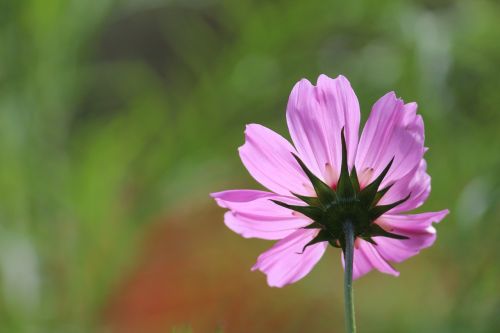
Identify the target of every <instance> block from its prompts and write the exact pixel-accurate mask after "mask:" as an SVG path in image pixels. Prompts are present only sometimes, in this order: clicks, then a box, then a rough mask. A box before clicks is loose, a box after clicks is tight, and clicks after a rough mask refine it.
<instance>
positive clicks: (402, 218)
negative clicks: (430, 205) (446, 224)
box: [373, 209, 449, 262]
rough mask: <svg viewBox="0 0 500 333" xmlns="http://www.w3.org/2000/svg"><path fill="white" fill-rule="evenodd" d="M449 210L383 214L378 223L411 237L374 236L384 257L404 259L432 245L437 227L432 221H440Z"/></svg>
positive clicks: (393, 259) (391, 259)
mask: <svg viewBox="0 0 500 333" xmlns="http://www.w3.org/2000/svg"><path fill="white" fill-rule="evenodd" d="M448 213H449V211H448V210H447V209H445V210H442V211H439V212H429V213H422V214H414V215H391V214H385V215H382V216H381V217H380V218H379V219H378V220H377V221H376V223H377V224H379V225H380V226H381V227H382V228H384V229H386V230H388V231H390V232H392V233H395V234H397V235H403V236H407V237H409V239H403V240H399V239H392V238H387V237H374V238H373V239H374V240H375V242H377V244H378V246H377V249H378V251H379V253H380V254H381V255H382V257H383V258H384V259H386V260H389V261H393V262H401V261H404V260H406V259H408V258H410V257H412V256H414V255H416V254H418V253H419V252H420V250H422V249H424V248H426V247H429V246H431V245H432V244H433V243H434V241H435V240H436V229H434V227H433V226H432V223H437V222H440V221H441V220H442V219H443V218H444V217H445V216H446V215H447V214H448Z"/></svg>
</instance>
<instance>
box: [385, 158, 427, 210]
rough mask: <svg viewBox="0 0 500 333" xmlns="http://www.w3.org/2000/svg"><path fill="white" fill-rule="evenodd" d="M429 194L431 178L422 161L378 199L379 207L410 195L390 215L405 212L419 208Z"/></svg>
mask: <svg viewBox="0 0 500 333" xmlns="http://www.w3.org/2000/svg"><path fill="white" fill-rule="evenodd" d="M430 192H431V177H430V176H429V175H428V174H427V163H426V162H425V160H424V159H422V160H421V161H420V164H419V165H418V166H417V167H416V168H414V170H413V171H412V172H410V173H408V174H407V175H405V176H404V177H403V178H401V179H400V180H398V181H397V182H396V183H395V184H394V185H393V186H392V187H391V188H390V189H389V191H387V193H386V194H385V195H384V196H383V197H382V198H381V199H380V201H379V205H387V204H391V203H393V202H396V201H398V200H401V199H403V198H406V196H408V194H410V198H409V199H408V200H406V201H405V202H403V203H402V204H400V205H398V206H396V207H394V208H393V209H391V210H390V211H389V212H390V213H391V214H396V213H401V212H406V211H409V210H412V209H415V208H418V207H420V206H421V205H422V204H423V203H424V202H425V201H426V200H427V198H428V197H429V194H430Z"/></svg>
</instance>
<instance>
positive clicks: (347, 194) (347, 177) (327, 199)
mask: <svg viewBox="0 0 500 333" xmlns="http://www.w3.org/2000/svg"><path fill="white" fill-rule="evenodd" d="M341 136H342V138H341V139H342V140H341V141H342V167H341V172H340V177H339V180H338V183H337V184H336V187H335V189H334V188H332V187H331V186H329V185H328V184H326V183H324V182H323V181H322V180H321V179H319V178H318V177H317V176H315V175H314V174H313V173H312V172H311V171H310V170H309V169H308V168H307V166H306V165H305V164H304V162H303V161H302V160H301V159H300V158H299V157H298V156H296V155H295V154H293V156H294V158H295V159H296V160H297V162H298V163H299V165H300V167H301V168H302V170H303V171H304V173H305V174H306V175H307V177H308V178H309V180H310V181H311V184H312V186H313V188H314V191H315V192H316V196H315V197H309V196H303V195H299V194H295V193H292V194H293V195H294V196H296V197H297V198H298V199H300V200H302V201H303V202H305V203H306V204H307V205H306V206H299V205H290V204H286V203H284V202H280V201H277V200H271V201H273V202H274V203H276V204H277V205H280V206H282V207H285V208H288V209H291V210H293V211H296V212H298V213H301V214H303V215H305V216H307V217H308V218H310V219H311V220H313V222H312V223H311V224H309V225H308V226H306V227H304V228H305V229H319V232H318V234H317V236H316V237H315V238H313V239H312V240H311V241H310V242H308V243H307V244H306V245H305V246H304V248H303V250H302V251H304V250H305V249H306V248H307V247H308V246H310V245H313V244H316V243H320V242H329V243H330V245H332V246H334V247H338V248H342V250H343V251H344V252H345V248H346V244H345V239H346V237H345V234H344V230H345V228H344V225H345V224H346V223H350V224H351V225H352V226H353V229H354V237H355V238H357V237H360V238H362V239H364V240H366V241H368V242H370V243H372V244H375V245H376V242H375V241H374V240H373V238H372V237H380V236H382V237H388V238H394V239H408V237H406V236H402V235H397V234H394V233H391V232H390V231H387V230H385V229H383V228H382V227H380V226H379V225H378V224H376V223H375V221H376V219H377V218H378V217H380V216H381V215H382V214H384V213H386V212H388V211H389V210H391V209H393V208H394V207H396V206H398V205H400V204H402V203H403V202H405V201H406V200H408V198H410V194H408V196H407V197H405V198H404V199H402V200H399V201H396V202H394V203H391V204H387V205H377V204H378V202H379V201H380V199H381V198H382V197H383V196H384V194H385V193H386V192H387V191H388V190H389V189H390V187H391V186H392V185H393V184H391V185H388V186H386V187H385V188H382V189H379V187H380V184H381V183H382V181H383V180H384V177H385V176H386V174H387V172H388V171H389V169H390V168H391V165H392V163H393V160H394V159H392V160H391V161H390V162H389V164H388V165H387V166H386V167H385V169H384V170H383V171H382V172H381V173H380V175H379V176H378V177H377V178H376V179H375V180H374V181H372V182H371V183H370V184H368V185H367V186H365V187H364V188H362V189H361V188H360V185H359V184H360V183H359V180H358V175H357V173H356V167H353V168H352V170H351V171H350V172H349V167H348V164H347V146H346V140H345V136H344V129H342V133H341Z"/></svg>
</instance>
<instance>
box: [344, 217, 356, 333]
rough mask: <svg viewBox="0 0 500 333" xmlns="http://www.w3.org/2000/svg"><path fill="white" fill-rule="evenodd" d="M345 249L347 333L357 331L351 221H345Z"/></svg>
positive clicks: (352, 228)
mask: <svg viewBox="0 0 500 333" xmlns="http://www.w3.org/2000/svg"><path fill="white" fill-rule="evenodd" d="M343 228H344V234H345V251H344V262H345V263H344V266H345V268H344V307H345V327H346V332H347V333H356V322H355V320H354V301H353V295H352V264H353V259H354V227H353V225H352V222H351V221H346V222H344V225H343Z"/></svg>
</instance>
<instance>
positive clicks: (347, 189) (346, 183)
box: [337, 128, 355, 199]
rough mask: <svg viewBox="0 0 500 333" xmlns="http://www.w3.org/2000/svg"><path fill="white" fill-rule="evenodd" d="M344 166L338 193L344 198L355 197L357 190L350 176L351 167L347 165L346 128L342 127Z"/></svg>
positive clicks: (338, 184)
mask: <svg viewBox="0 0 500 333" xmlns="http://www.w3.org/2000/svg"><path fill="white" fill-rule="evenodd" d="M341 136H342V167H341V169H340V177H339V181H338V183H337V195H338V196H339V197H341V198H343V199H351V198H354V195H355V192H354V187H353V185H352V182H351V177H350V176H349V167H348V165H347V145H346V142H345V136H344V128H342V133H341Z"/></svg>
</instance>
